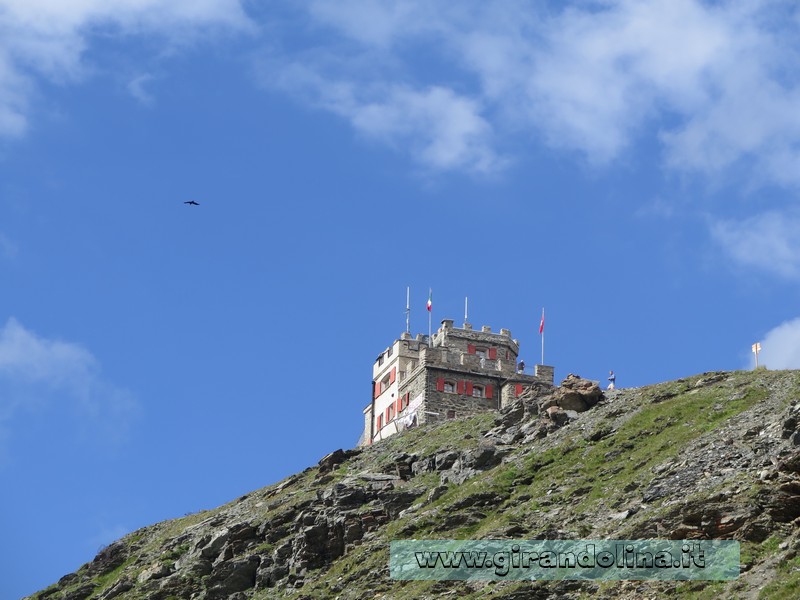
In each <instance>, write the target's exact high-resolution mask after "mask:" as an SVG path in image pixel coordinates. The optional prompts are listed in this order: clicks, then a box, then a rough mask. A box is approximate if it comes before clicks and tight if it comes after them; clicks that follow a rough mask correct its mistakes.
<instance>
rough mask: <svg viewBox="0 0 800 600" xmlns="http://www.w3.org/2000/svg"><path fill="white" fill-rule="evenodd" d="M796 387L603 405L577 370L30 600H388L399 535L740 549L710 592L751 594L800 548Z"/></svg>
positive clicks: (340, 456)
mask: <svg viewBox="0 0 800 600" xmlns="http://www.w3.org/2000/svg"><path fill="white" fill-rule="evenodd" d="M798 390H800V375H796V374H794V373H784V374H782V373H769V372H763V371H762V372H756V373H719V372H717V373H706V374H703V375H700V376H697V377H693V378H687V379H684V380H679V381H677V382H669V383H666V384H660V385H658V386H652V387H651V388H642V389H630V390H617V391H616V392H614V393H613V394H610V395H609V396H608V397H606V396H605V395H604V393H603V391H602V390H600V388H599V387H598V386H597V384H596V383H594V382H591V381H588V380H586V379H583V378H580V377H578V376H575V375H570V376H568V377H567V378H566V379H565V380H564V381H563V382H562V384H561V386H559V387H557V388H552V387H550V386H534V387H531V388H529V389H527V390H526V391H525V393H523V394H522V396H521V397H520V398H518V399H517V400H516V402H514V403H512V404H511V405H510V406H508V407H506V408H505V409H504V410H502V411H501V412H499V413H497V414H496V415H495V416H494V417H493V418H492V417H490V416H489V415H485V414H484V415H479V416H477V417H474V418H471V419H469V420H463V421H461V420H455V421H449V422H446V423H444V424H439V425H435V426H423V427H420V428H418V429H416V430H409V431H407V432H404V433H403V434H400V435H397V436H393V437H392V438H390V439H388V440H386V441H384V442H381V443H379V444H376V445H374V446H371V447H368V448H364V449H358V450H341V449H340V450H336V451H334V452H332V453H330V454H328V455H326V456H325V457H323V458H322V459H321V460H320V461H319V462H318V464H317V465H316V466H315V467H313V468H309V469H307V470H306V471H304V472H302V473H298V474H296V475H293V476H292V477H290V478H288V479H286V480H284V481H283V482H281V483H279V484H277V485H274V486H270V487H268V488H264V489H262V490H257V491H254V492H252V493H251V494H247V495H245V496H242V497H241V498H239V499H237V500H236V501H234V502H232V503H230V504H228V505H226V506H223V507H220V508H219V509H215V510H213V511H207V512H203V513H198V514H196V515H190V516H187V517H185V518H183V519H180V520H177V521H171V522H165V523H160V524H158V525H153V526H150V527H146V528H144V529H142V530H139V531H137V532H134V533H133V534H130V535H129V536H126V537H125V538H123V539H122V540H119V541H118V542H115V543H114V544H111V545H110V546H108V547H107V548H104V549H103V550H102V551H101V552H100V553H99V554H98V555H97V557H96V558H95V559H94V560H93V561H91V562H90V563H87V564H86V565H84V566H83V567H81V568H80V569H79V570H78V571H77V572H76V573H73V574H70V575H67V576H65V577H63V578H62V579H61V580H59V582H58V583H57V584H54V585H53V586H51V587H50V588H48V589H47V590H43V591H42V592H40V593H39V594H36V595H35V596H34V597H35V598H37V599H38V600H43V599H49V600H65V599H68V600H88V599H91V600H107V599H112V598H119V599H123V600H125V599H131V600H134V599H140V598H147V599H148V600H150V599H152V600H169V599H174V598H187V599H193V600H216V599H222V598H226V599H227V598H231V599H234V600H247V599H249V598H289V597H291V598H295V599H297V600H306V599H310V598H336V597H338V598H342V599H343V600H344V599H348V598H354V599H356V598H357V599H359V600H360V599H361V598H366V597H369V598H393V597H395V594H394V592H395V591H397V590H399V591H402V589H401V587H397V588H395V587H394V586H398V585H400V584H398V582H394V581H392V580H390V579H389V578H388V574H387V572H386V560H387V555H386V549H387V547H388V544H389V543H390V542H391V541H392V540H393V539H403V538H415V537H441V538H449V537H466V536H480V537H486V538H489V537H494V538H512V539H513V538H518V539H525V538H527V539H537V538H538V539H547V538H558V539H581V538H607V539H637V538H642V539H652V538H662V539H737V540H740V541H741V542H742V543H743V544H749V545H750V546H748V554H747V556H749V557H750V558H748V559H747V562H745V563H743V566H742V569H743V575H742V576H741V577H740V580H738V581H737V582H734V583H732V584H731V587H725V588H721V589H722V591H721V592H720V591H719V590H717V591H715V595H717V596H719V597H743V598H746V597H756V596H757V595H758V594H759V593H762V592H761V590H763V589H765V586H767V584H769V583H771V584H772V585H779V584H780V583H781V582H782V581H783V579H782V577H784V575H783V572H782V571H781V570H780V568H779V565H780V564H782V563H787V561H791V560H792V559H793V558H794V557H795V556H796V555H797V553H798V552H800V447H798V446H800V398H798ZM476 532H477V533H476ZM776 540H778V541H776ZM789 583H791V582H789ZM789 583H787V586H788V585H789ZM634 584H635V585H634ZM481 585H485V584H481V583H479V582H437V583H431V585H430V587H428V588H424V589H425V590H426V592H425V593H423V594H421V595H419V597H422V598H435V597H440V596H443V595H445V594H449V595H450V596H452V597H459V596H471V597H480V596H481V595H482V594H483V591H484V588H482V587H480V586H481ZM670 585H673V584H669V585H668V584H666V583H664V582H661V583H657V582H627V583H620V584H619V585H617V586H611V587H609V586H598V585H596V584H594V583H593V582H582V581H575V582H535V583H530V584H525V585H524V586H523V587H519V586H518V585H517V586H514V585H510V584H508V585H506V584H505V583H503V582H496V583H495V584H493V585H492V586H491V593H492V597H494V598H498V599H506V600H507V599H509V598H542V599H549V598H576V599H577V598H580V597H587V596H588V595H590V594H595V595H598V596H599V597H603V598H612V597H613V598H623V599H627V600H633V599H634V598H643V597H650V598H656V597H669V596H676V594H677V592H676V591H675V588H674V587H669V586H670ZM705 585H706V584H705V583H703V582H699V583H696V584H695V585H694V587H692V588H682V592H681V593H682V594H683V595H684V596H686V594H691V593H693V592H692V590H695V589H696V590H698V593H707V592H708V591H709V590H707V589H706V590H704V588H703V586H705ZM726 585H727V584H726ZM734 585H736V586H738V587H735V588H734V587H732V586H734ZM415 589H417V588H415ZM486 589H489V588H486ZM789 589H791V588H790V587H787V590H789ZM687 590H688V591H687ZM676 597H677V596H676ZM689 597H691V596H689ZM778 597H780V596H778ZM783 597H791V591H787V592H786V595H784V596H783Z"/></svg>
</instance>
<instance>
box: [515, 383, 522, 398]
mask: <svg viewBox="0 0 800 600" xmlns="http://www.w3.org/2000/svg"><path fill="white" fill-rule="evenodd" d="M514 391H515V392H516V396H517V398H519V397H520V396H522V384H521V383H518V384H517V385H515V386H514Z"/></svg>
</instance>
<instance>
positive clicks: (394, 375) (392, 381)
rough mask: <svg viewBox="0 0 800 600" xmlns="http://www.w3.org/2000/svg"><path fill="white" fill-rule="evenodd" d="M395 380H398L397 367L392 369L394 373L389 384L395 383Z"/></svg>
mask: <svg viewBox="0 0 800 600" xmlns="http://www.w3.org/2000/svg"><path fill="white" fill-rule="evenodd" d="M395 379H397V367H392V372H391V373H389V384H390V385H391V384H392V383H394V380H395Z"/></svg>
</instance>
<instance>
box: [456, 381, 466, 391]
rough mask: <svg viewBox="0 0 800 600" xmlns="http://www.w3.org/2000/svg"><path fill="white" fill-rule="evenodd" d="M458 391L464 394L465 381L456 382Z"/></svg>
mask: <svg viewBox="0 0 800 600" xmlns="http://www.w3.org/2000/svg"><path fill="white" fill-rule="evenodd" d="M456 392H458V393H459V394H463V393H464V382H463V381H459V382H457V383H456Z"/></svg>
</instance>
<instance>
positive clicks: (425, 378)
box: [359, 319, 553, 446]
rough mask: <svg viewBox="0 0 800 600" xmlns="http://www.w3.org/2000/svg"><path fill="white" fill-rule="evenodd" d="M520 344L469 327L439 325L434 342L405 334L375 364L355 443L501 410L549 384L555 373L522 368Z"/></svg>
mask: <svg viewBox="0 0 800 600" xmlns="http://www.w3.org/2000/svg"><path fill="white" fill-rule="evenodd" d="M518 358H519V341H518V340H515V339H512V337H511V332H510V331H509V330H508V329H501V330H500V333H494V332H492V329H491V327H487V326H483V327H481V329H480V331H478V330H476V329H473V328H472V325H470V324H469V323H464V327H463V328H458V327H453V320H452V319H444V320H443V321H442V325H441V327H439V329H438V330H437V331H436V332H435V333H434V334H433V335H431V336H427V335H423V334H418V335H417V336H416V337H415V338H412V336H411V334H410V333H408V332H405V333H403V334H402V336H401V337H400V339H398V340H395V341H394V343H393V344H392V345H391V346H389V347H388V348H387V349H386V350H384V351H383V352H381V353H380V354H379V355H378V358H377V359H376V360H375V363H374V364H373V366H372V400H371V401H370V403H369V404H368V405H367V406H366V408H364V432H363V433H362V435H361V438H360V439H359V445H360V446H364V445H369V444H372V443H374V442H377V441H379V440H382V439H384V438H386V437H389V436H391V435H394V434H395V433H398V432H400V431H402V430H403V429H405V428H407V427H413V426H415V425H419V424H422V423H428V422H432V421H438V420H443V419H454V418H456V417H460V416H466V415H472V414H475V413H478V412H485V411H489V410H499V409H500V408H502V407H504V406H506V405H507V404H509V403H510V402H512V401H513V400H514V399H515V398H517V397H518V396H520V395H521V394H522V393H523V391H524V390H525V389H526V388H528V387H530V386H531V385H534V384H537V383H538V384H547V385H553V367H551V366H546V365H536V366H535V367H534V372H533V374H532V375H530V374H527V373H525V372H524V370H519V369H518V368H517V367H518V364H517V360H518Z"/></svg>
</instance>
